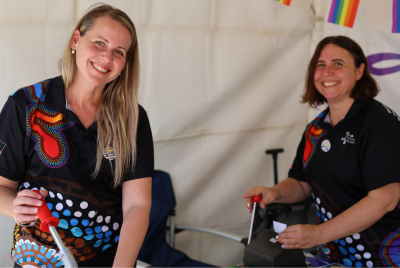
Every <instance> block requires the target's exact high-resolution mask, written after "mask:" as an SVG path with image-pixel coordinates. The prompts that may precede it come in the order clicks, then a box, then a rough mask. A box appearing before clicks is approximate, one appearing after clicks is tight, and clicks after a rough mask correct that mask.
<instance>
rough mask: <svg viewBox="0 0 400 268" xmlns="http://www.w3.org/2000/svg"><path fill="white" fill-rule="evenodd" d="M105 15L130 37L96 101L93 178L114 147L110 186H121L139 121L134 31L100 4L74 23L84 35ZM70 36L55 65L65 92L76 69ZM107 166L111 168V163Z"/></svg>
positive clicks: (131, 160) (133, 153) (124, 18)
mask: <svg viewBox="0 0 400 268" xmlns="http://www.w3.org/2000/svg"><path fill="white" fill-rule="evenodd" d="M104 16H108V17H110V18H112V19H114V20H116V21H118V22H120V23H121V24H122V25H123V26H124V27H126V28H127V29H128V30H129V31H130V33H131V37H132V45H131V47H130V48H129V50H128V53H127V58H126V63H125V67H124V69H123V70H122V72H121V75H120V76H118V77H117V78H116V79H115V80H114V81H111V82H110V83H108V84H107V85H106V86H105V88H104V92H103V96H102V98H101V100H100V104H99V109H98V112H97V124H98V137H97V157H96V167H95V170H94V172H93V178H95V177H96V176H97V175H98V173H99V171H100V167H101V162H102V160H103V153H104V151H105V150H107V151H108V150H111V148H112V147H114V153H115V160H114V161H115V163H114V166H115V167H114V170H113V169H112V170H113V173H114V187H117V186H119V185H121V184H122V179H123V176H124V174H126V173H127V172H133V170H134V165H135V160H136V132H137V123H138V118H139V105H138V88H139V69H140V66H139V48H138V44H137V37H136V29H135V26H134V25H133V22H132V21H131V19H130V18H129V17H128V15H126V14H125V13H124V12H123V11H121V10H119V9H116V8H114V7H112V6H110V5H104V4H103V5H100V6H96V7H94V8H92V9H90V10H89V11H88V12H87V13H86V14H85V15H84V16H83V17H82V18H81V19H80V20H79V22H78V23H77V25H76V27H75V29H74V32H75V30H76V29H78V30H79V31H80V35H81V36H84V35H85V34H86V33H87V32H88V31H89V30H90V29H91V28H92V27H93V25H94V23H95V22H96V20H97V19H98V18H100V17H104ZM74 32H73V33H72V35H71V36H70V38H69V40H68V43H67V46H66V48H65V50H64V53H63V55H62V58H61V60H60V62H59V67H60V71H61V75H62V78H63V81H64V86H65V89H66V90H68V87H69V86H70V85H71V83H72V81H73V80H74V75H75V72H76V70H77V65H76V59H75V56H74V55H75V54H72V53H71V48H70V44H71V41H72V38H73V36H74ZM109 161H110V164H111V165H112V162H111V160H109Z"/></svg>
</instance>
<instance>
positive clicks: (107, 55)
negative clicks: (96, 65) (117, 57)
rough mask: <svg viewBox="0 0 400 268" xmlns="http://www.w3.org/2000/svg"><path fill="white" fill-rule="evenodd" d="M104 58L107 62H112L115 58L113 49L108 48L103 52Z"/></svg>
mask: <svg viewBox="0 0 400 268" xmlns="http://www.w3.org/2000/svg"><path fill="white" fill-rule="evenodd" d="M102 58H103V60H104V61H105V62H112V60H113V53H112V50H110V49H106V50H104V52H103V55H102Z"/></svg>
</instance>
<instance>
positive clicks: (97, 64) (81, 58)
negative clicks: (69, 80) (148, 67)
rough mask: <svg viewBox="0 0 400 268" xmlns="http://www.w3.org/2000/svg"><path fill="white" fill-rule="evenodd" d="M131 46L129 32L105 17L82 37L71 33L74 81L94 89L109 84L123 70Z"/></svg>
mask: <svg viewBox="0 0 400 268" xmlns="http://www.w3.org/2000/svg"><path fill="white" fill-rule="evenodd" d="M131 43H132V37H131V34H130V32H129V30H128V29H127V28H125V27H124V26H123V25H122V24H121V23H120V22H118V21H116V20H114V19H112V18H110V17H108V16H103V17H100V18H98V19H97V20H96V21H95V23H94V25H93V27H92V29H90V30H89V31H87V32H86V34H85V35H84V36H81V34H80V31H79V30H75V33H74V37H73V39H72V42H71V48H72V49H75V50H76V65H77V71H76V73H75V78H74V79H77V80H78V81H79V82H83V83H85V84H89V85H93V86H94V87H99V86H100V87H103V86H104V85H105V84H107V83H109V82H111V81H113V80H114V79H116V78H117V77H118V76H119V74H120V73H121V71H122V70H123V69H124V66H125V62H126V57H127V52H128V50H129V48H130V46H131Z"/></svg>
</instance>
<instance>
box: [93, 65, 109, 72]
mask: <svg viewBox="0 0 400 268" xmlns="http://www.w3.org/2000/svg"><path fill="white" fill-rule="evenodd" d="M92 65H93V67H94V68H96V69H97V70H99V71H100V72H102V73H106V72H108V70H107V69H104V68H102V67H100V66H99V65H97V64H96V63H93V64H92Z"/></svg>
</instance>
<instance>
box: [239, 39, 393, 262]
mask: <svg viewBox="0 0 400 268" xmlns="http://www.w3.org/2000/svg"><path fill="white" fill-rule="evenodd" d="M378 92H379V88H378V85H377V83H376V82H375V81H374V79H373V78H372V77H371V75H370V73H369V71H368V65H367V60H366V58H365V56H364V53H363V51H362V49H361V48H360V46H359V45H358V44H357V43H356V42H354V41H353V40H351V39H350V38H347V37H344V36H332V37H327V38H325V39H323V40H322V41H321V42H320V43H319V44H318V46H317V48H316V50H315V53H314V55H313V57H312V59H311V61H310V64H309V67H308V73H307V77H306V90H305V93H304V95H303V102H304V103H308V104H309V105H310V106H311V107H315V106H316V105H317V104H320V103H327V104H328V106H329V107H328V108H327V109H326V110H325V111H323V112H322V113H321V114H320V115H318V116H317V118H315V119H314V120H313V121H312V122H311V123H310V124H308V126H307V128H306V130H305V132H304V134H303V136H302V139H301V142H300V144H299V147H298V150H297V154H296V157H295V159H294V161H293V165H292V167H291V168H290V170H289V176H288V177H289V178H287V179H285V180H284V181H282V182H280V183H279V184H277V185H276V186H274V187H272V188H267V187H263V186H257V187H254V188H252V189H250V190H249V191H247V193H246V194H245V196H244V198H245V202H246V204H247V206H248V208H249V209H250V208H251V207H252V201H251V197H252V196H255V195H262V201H261V207H264V206H265V205H266V204H269V203H271V202H274V201H277V202H280V203H294V202H298V201H300V200H303V199H304V198H306V197H307V196H309V195H310V194H312V196H313V198H314V201H315V206H316V208H317V215H318V225H310V224H306V225H293V226H290V227H288V228H286V230H284V231H283V232H282V233H280V234H279V236H278V238H279V240H278V241H279V242H280V243H282V248H285V249H294V248H301V249H304V248H310V247H313V246H315V245H319V246H318V255H319V256H320V257H322V258H326V259H328V260H330V261H333V262H338V263H342V264H344V265H346V266H353V267H373V266H375V267H379V266H398V265H399V264H400V250H399V245H400V238H399V237H400V208H399V205H398V203H399V199H400V117H399V116H398V115H397V114H396V113H395V112H394V111H393V110H391V109H390V108H388V107H387V106H385V105H384V104H382V103H380V102H378V101H376V100H375V99H374V97H375V96H376V95H377V94H378Z"/></svg>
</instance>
